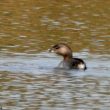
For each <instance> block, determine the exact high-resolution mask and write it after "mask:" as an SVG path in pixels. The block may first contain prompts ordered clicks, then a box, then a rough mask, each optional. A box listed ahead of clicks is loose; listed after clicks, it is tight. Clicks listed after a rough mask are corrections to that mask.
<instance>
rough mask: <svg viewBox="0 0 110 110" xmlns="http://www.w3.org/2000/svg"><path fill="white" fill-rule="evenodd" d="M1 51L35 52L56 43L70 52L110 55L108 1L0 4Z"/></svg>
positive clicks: (5, 2)
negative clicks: (63, 43)
mask: <svg viewBox="0 0 110 110" xmlns="http://www.w3.org/2000/svg"><path fill="white" fill-rule="evenodd" d="M0 5H1V6H0V50H1V52H15V53H16V52H20V53H36V52H39V51H44V50H46V49H48V48H49V47H50V46H51V45H53V44H55V43H58V42H66V43H68V44H70V46H71V47H72V48H73V51H75V52H78V51H84V49H86V50H87V51H88V52H90V53H98V54H109V53H110V49H109V48H110V46H109V42H110V32H109V28H110V22H109V18H110V8H109V6H110V1H104V0H100V1H97V0H93V1H81V0H77V1H71V0H61V1H58V0H53V1H51V0H45V1H40V0H37V1H36V0H32V1H30V0H27V1H25V0H19V1H17V0H11V1H9V0H8V1H5V0H4V1H1V2H0Z"/></svg>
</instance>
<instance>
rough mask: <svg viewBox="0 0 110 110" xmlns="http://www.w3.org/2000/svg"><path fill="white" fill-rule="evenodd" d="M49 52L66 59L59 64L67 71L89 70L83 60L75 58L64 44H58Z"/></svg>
mask: <svg viewBox="0 0 110 110" xmlns="http://www.w3.org/2000/svg"><path fill="white" fill-rule="evenodd" d="M49 51H50V52H54V53H56V54H58V55H61V56H63V58H64V59H63V61H61V63H60V64H59V66H60V67H63V68H66V69H82V70H86V69H87V67H86V64H85V62H84V61H83V60H82V59H79V58H74V57H73V56H72V50H71V48H70V47H69V46H68V45H67V44H64V43H59V44H56V45H54V46H52V47H51V48H50V49H49Z"/></svg>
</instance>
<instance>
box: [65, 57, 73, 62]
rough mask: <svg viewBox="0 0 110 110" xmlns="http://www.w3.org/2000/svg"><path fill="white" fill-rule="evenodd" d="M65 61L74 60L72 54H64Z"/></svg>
mask: <svg viewBox="0 0 110 110" xmlns="http://www.w3.org/2000/svg"><path fill="white" fill-rule="evenodd" d="M63 58H64V61H67V62H70V61H71V60H72V55H65V56H63Z"/></svg>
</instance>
